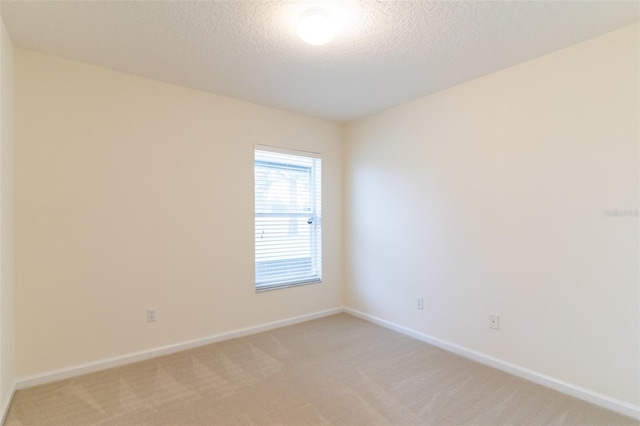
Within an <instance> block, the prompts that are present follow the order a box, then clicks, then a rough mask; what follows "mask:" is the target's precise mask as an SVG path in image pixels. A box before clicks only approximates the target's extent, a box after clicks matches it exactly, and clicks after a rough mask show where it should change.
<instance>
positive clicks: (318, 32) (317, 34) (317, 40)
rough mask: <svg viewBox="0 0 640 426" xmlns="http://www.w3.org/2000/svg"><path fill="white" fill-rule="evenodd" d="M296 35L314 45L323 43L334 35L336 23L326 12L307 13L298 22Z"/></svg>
mask: <svg viewBox="0 0 640 426" xmlns="http://www.w3.org/2000/svg"><path fill="white" fill-rule="evenodd" d="M298 35H299V36H300V38H301V39H302V40H303V41H305V42H307V43H309V44H313V45H314V46H318V45H321V44H325V43H328V42H330V41H331V40H332V39H333V37H334V36H335V35H336V24H335V22H334V20H333V19H331V16H329V15H328V14H326V13H323V12H313V13H309V14H307V15H304V16H303V17H302V18H301V19H300V22H298Z"/></svg>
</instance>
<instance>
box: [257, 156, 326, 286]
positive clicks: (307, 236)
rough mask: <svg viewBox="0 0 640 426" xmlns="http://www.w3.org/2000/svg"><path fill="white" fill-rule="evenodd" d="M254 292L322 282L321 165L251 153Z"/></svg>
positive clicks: (316, 160)
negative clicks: (253, 204) (253, 166)
mask: <svg viewBox="0 0 640 426" xmlns="http://www.w3.org/2000/svg"><path fill="white" fill-rule="evenodd" d="M255 268H256V289H257V290H261V289H269V288H274V287H283V286H290V285H296V284H303V283H310V282H319V281H321V280H322V215H321V160H320V159H319V158H315V157H312V156H305V155H297V154H296V155H293V154H288V153H286V154H285V153H282V152H275V151H268V150H264V149H259V148H256V150H255Z"/></svg>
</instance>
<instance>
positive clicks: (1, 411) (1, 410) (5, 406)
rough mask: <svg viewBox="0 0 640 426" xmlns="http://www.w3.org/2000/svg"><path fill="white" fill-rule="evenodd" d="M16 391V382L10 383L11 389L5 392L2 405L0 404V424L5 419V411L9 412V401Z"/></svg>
mask: <svg viewBox="0 0 640 426" xmlns="http://www.w3.org/2000/svg"><path fill="white" fill-rule="evenodd" d="M15 393H16V382H15V381H14V382H13V383H11V389H10V390H9V393H8V394H7V396H6V398H5V399H4V401H2V406H0V425H3V424H4V421H5V419H6V418H7V413H9V407H10V406H11V401H13V395H15Z"/></svg>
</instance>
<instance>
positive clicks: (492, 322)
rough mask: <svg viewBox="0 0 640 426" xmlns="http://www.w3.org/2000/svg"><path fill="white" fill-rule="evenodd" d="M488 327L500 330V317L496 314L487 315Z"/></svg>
mask: <svg viewBox="0 0 640 426" xmlns="http://www.w3.org/2000/svg"><path fill="white" fill-rule="evenodd" d="M489 328H493V329H494V330H500V317H499V316H498V315H489Z"/></svg>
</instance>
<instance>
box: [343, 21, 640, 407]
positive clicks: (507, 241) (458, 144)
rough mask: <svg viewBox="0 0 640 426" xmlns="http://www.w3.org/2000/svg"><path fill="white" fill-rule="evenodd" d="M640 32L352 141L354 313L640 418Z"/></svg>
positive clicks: (385, 117) (447, 94) (414, 111)
mask: <svg viewBox="0 0 640 426" xmlns="http://www.w3.org/2000/svg"><path fill="white" fill-rule="evenodd" d="M638 31H639V29H638V26H637V25H634V26H631V27H626V28H624V29H622V30H618V31H616V32H612V33H609V34H607V35H604V36H601V37H599V38H595V39H592V40H589V41H587V42H584V43H581V44H578V45H575V46H572V47H569V48H567V49H564V50H561V51H558V52H555V53H553V54H550V55H547V56H544V57H541V58H538V59H535V60H532V61H530V62H527V63H524V64H521V65H518V66H515V67H513V68H509V69H506V70H503V71H500V72H498V73H495V74H492V75H489V76H485V77H483V78H480V79H477V80H474V81H471V82H469V83H466V84H463V85H460V86H457V87H454V88H452V89H449V90H446V91H443V92H440V93H437V94H434V95H432V96H429V97H426V98H422V99H420V100H417V101H415V102H412V103H409V104H405V105H403V106H401V107H398V108H395V109H393V110H389V111H386V112H383V113H380V114H378V115H375V116H372V117H369V118H366V119H362V120H360V121H357V122H353V123H351V124H349V125H348V126H347V128H346V131H345V138H346V139H345V182H346V189H345V229H346V235H345V241H346V244H345V251H346V253H345V255H346V265H347V268H346V274H345V286H346V292H345V298H346V305H347V306H348V307H350V308H353V309H356V310H358V311H361V312H364V313H366V314H369V315H373V316H376V317H378V318H381V319H384V320H387V321H392V322H393V323H396V324H399V325H402V326H405V327H409V328H411V329H413V330H416V331H419V332H421V333H425V334H427V335H430V336H434V337H436V338H439V339H443V340H446V341H448V342H452V343H454V344H457V345H461V346H463V347H466V348H469V349H472V350H475V351H479V352H482V353H484V354H488V355H491V356H493V357H496V358H499V359H502V360H504V361H507V362H510V363H513V364H515V365H519V366H522V367H525V368H528V369H531V370H534V371H536V372H539V373H541V374H544V375H548V376H551V377H553V378H556V379H559V380H562V381H565V382H568V383H570V384H573V385H575V386H579V387H583V388H586V389H589V390H592V391H595V392H598V393H601V394H604V395H606V396H609V397H611V398H615V399H617V400H620V401H624V402H627V403H630V404H635V405H636V406H637V405H639V404H640V397H639V392H640V390H639V383H640V373H639V371H638V367H639V365H638V364H639V363H638V360H639V359H640V354H639V351H638V349H639V336H640V329H639V327H640V318H639V311H640V310H639V285H638V284H639V270H638V266H639V265H638V259H639V248H638V231H639V226H638V221H639V219H638V216H637V212H638V210H637V209H639V208H640V206H639V203H638V194H639V189H640V188H639V185H638V172H639V164H638V154H639V151H638V145H639V128H640V126H639V124H640V123H639V113H640V111H639V99H640V98H639V90H638V75H640V74H639V71H640V70H639V67H638V52H639V47H640V46H639V45H638V35H639V34H638ZM425 78H428V76H425ZM615 210H618V212H617V213H616V212H615ZM614 214H617V216H614ZM420 297H424V310H417V309H416V299H417V298H420ZM490 314H495V315H499V316H500V330H498V331H496V330H492V329H490V328H489V315H490Z"/></svg>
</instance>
